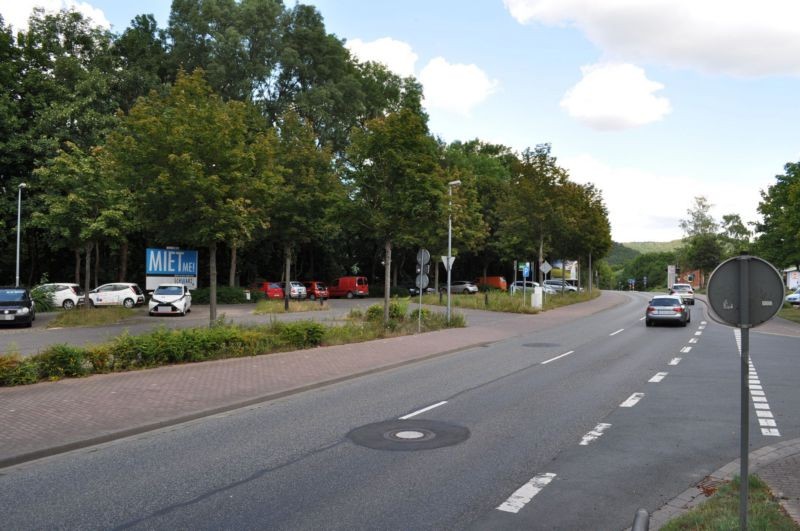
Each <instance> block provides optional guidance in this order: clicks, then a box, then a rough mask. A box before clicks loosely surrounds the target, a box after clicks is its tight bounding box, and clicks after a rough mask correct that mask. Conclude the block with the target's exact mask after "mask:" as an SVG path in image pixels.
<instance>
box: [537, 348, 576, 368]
mask: <svg viewBox="0 0 800 531" xmlns="http://www.w3.org/2000/svg"><path fill="white" fill-rule="evenodd" d="M574 352H575V351H574V350H570V351H569V352H565V353H563V354H561V355H560V356H556V357H555V358H550V359H549V360H546V361H543V362H542V365H547V364H548V363H550V362H551V361H556V360H557V359H561V358H563V357H564V356H569V355H570V354H572V353H574Z"/></svg>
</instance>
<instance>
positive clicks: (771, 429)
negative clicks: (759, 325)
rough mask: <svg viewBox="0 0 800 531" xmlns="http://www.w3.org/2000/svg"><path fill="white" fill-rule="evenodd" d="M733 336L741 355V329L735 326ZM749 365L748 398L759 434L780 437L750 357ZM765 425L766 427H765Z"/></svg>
mask: <svg viewBox="0 0 800 531" xmlns="http://www.w3.org/2000/svg"><path fill="white" fill-rule="evenodd" d="M733 337H734V339H735V340H736V347H737V348H738V350H739V356H741V355H742V333H741V330H739V329H738V328H735V329H734V330H733ZM747 364H748V366H749V367H750V370H749V372H748V388H749V391H750V399H751V400H752V401H753V408H755V410H756V417H757V418H758V423H759V425H760V426H761V435H764V436H766V437H780V436H781V432H780V431H779V430H778V425H777V424H776V423H775V421H774V420H773V419H774V418H775V417H774V415H773V414H772V411H770V408H769V402H767V394H766V393H765V392H764V387H763V386H762V385H761V379H760V378H759V377H758V372H756V365H755V363H753V360H752V359H749V360H747ZM765 426H766V427H765Z"/></svg>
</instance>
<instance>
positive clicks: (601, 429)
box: [580, 422, 611, 446]
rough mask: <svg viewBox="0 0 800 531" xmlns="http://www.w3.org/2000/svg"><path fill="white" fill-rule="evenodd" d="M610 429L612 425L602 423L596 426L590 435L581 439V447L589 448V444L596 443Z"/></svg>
mask: <svg viewBox="0 0 800 531" xmlns="http://www.w3.org/2000/svg"><path fill="white" fill-rule="evenodd" d="M610 427H611V424H607V423H605V422H601V423H600V424H598V425H597V426H595V427H594V429H593V430H592V431H590V432H589V433H587V434H586V435H584V436H583V438H582V439H581V442H580V445H581V446H588V445H589V443H591V442H593V441H596V440H597V439H598V438H600V436H601V435H603V432H604V431H606V430H607V429H608V428H610Z"/></svg>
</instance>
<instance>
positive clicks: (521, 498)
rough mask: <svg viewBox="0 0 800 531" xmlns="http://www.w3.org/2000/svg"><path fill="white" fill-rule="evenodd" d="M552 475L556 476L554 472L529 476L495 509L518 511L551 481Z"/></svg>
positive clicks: (510, 511)
mask: <svg viewBox="0 0 800 531" xmlns="http://www.w3.org/2000/svg"><path fill="white" fill-rule="evenodd" d="M554 477H556V475H555V474H551V473H549V472H548V473H546V474H539V475H538V476H535V477H533V478H531V480H530V481H528V482H527V483H525V484H524V485H523V486H521V487H520V488H518V489H517V490H516V491H515V492H514V494H512V495H511V496H509V497H508V499H507V500H506V501H504V502H503V503H502V504H501V505H500V506H499V507H498V508H497V509H498V510H500V511H505V512H507V513H518V512H519V511H520V510H521V509H522V508H523V507H525V505H526V504H527V503H528V502H529V501H531V500H532V499H533V497H534V496H536V495H537V494H539V493H540V492H541V491H542V489H543V488H545V487H546V486H547V485H548V484H549V483H550V482H551V481H553V478H554Z"/></svg>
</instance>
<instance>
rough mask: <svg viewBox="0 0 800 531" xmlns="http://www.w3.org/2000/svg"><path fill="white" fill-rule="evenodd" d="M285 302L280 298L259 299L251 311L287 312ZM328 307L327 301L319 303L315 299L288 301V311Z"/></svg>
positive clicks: (308, 310)
mask: <svg viewBox="0 0 800 531" xmlns="http://www.w3.org/2000/svg"><path fill="white" fill-rule="evenodd" d="M285 306H286V304H285V303H284V302H283V300H282V299H267V300H260V301H258V303H256V309H255V310H253V313H254V314H256V315H263V314H269V313H287V312H286V310H285ZM329 308H330V307H329V306H328V304H327V303H323V304H320V303H319V302H317V301H309V300H305V301H294V300H292V301H289V311H288V313H297V312H318V311H321V310H327V309H329Z"/></svg>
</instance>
